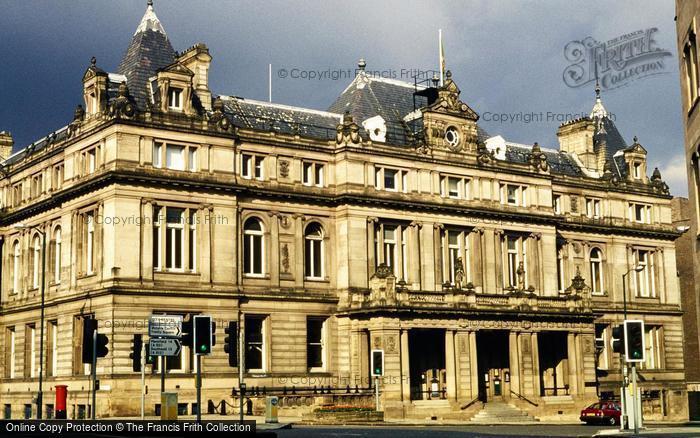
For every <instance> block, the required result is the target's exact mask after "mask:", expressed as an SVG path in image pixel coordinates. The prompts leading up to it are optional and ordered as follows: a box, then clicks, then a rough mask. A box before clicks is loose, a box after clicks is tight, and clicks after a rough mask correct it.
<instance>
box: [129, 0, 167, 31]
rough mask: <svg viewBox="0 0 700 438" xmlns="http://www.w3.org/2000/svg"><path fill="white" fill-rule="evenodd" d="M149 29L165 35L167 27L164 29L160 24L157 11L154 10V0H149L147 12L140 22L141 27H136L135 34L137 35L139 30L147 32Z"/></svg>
mask: <svg viewBox="0 0 700 438" xmlns="http://www.w3.org/2000/svg"><path fill="white" fill-rule="evenodd" d="M147 30H152V31H154V32H160V33H162V34H163V35H165V29H163V25H162V24H160V20H159V19H158V17H157V16H156V12H155V11H154V10H153V0H148V3H147V6H146V13H145V14H143V18H142V19H141V23H139V27H137V28H136V32H134V35H136V34H137V33H139V32H145V31H147Z"/></svg>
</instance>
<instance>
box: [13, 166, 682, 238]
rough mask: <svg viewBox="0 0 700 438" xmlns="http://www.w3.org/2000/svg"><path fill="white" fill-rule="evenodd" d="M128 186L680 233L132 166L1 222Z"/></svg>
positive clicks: (658, 234) (609, 230)
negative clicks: (309, 190)
mask: <svg viewBox="0 0 700 438" xmlns="http://www.w3.org/2000/svg"><path fill="white" fill-rule="evenodd" d="M114 184H123V185H127V186H129V185H149V186H155V187H164V188H170V189H172V188H173V187H177V188H180V189H181V188H188V189H192V190H198V191H202V192H208V191H216V192H217V193H222V192H223V193H226V192H228V193H236V194H239V195H241V196H256V197H259V198H268V199H280V200H286V201H289V200H294V201H297V202H300V203H309V204H318V205H329V206H338V205H348V204H349V205H376V206H377V207H384V208H386V207H389V208H396V209H405V210H407V211H424V212H447V213H451V214H464V215H469V216H471V217H476V218H481V219H484V220H486V221H504V222H508V223H514V224H516V225H517V224H524V225H532V224H537V225H544V226H556V227H557V228H559V229H562V230H568V231H580V232H593V233H602V234H619V235H631V236H640V237H647V238H657V239H664V240H675V239H676V238H677V237H678V236H679V235H680V234H679V233H678V232H675V231H670V230H669V231H664V230H650V229H643V228H630V227H622V226H615V225H601V224H582V223H571V222H566V221H565V220H563V219H560V218H557V217H554V216H545V215H538V214H533V213H523V212H511V211H504V210H499V209H487V208H474V207H469V206H461V205H445V204H443V203H435V202H430V201H422V200H421V201H417V200H404V199H390V198H377V197H372V196H367V195H364V194H340V195H335V196H334V195H321V194H317V193H304V192H301V191H298V192H292V191H289V190H284V189H272V188H264V187H248V186H245V185H239V184H235V183H232V182H230V183H224V182H215V181H206V180H202V179H201V178H195V177H192V178H187V177H186V176H185V175H183V176H180V175H178V176H177V177H171V176H169V175H156V174H146V173H144V172H131V171H128V170H116V171H108V172H105V173H103V174H100V175H98V176H95V177H93V178H87V179H86V180H85V181H84V182H81V183H80V184H77V185H75V186H72V187H69V188H66V189H64V190H61V191H59V192H56V193H54V194H53V195H52V196H51V197H50V198H47V199H44V200H42V201H39V202H37V203H34V204H31V205H28V206H26V207H23V208H20V209H19V210H17V211H13V212H11V213H9V214H5V215H1V216H0V226H7V225H11V224H12V223H16V222H19V221H21V220H23V219H26V218H29V217H31V216H32V215H36V214H39V213H41V212H43V211H47V210H50V209H52V208H59V207H60V205H61V203H62V202H65V201H68V200H70V199H73V198H75V197H77V196H81V195H84V194H87V193H89V192H91V191H95V190H99V189H102V188H104V187H107V186H110V185H114Z"/></svg>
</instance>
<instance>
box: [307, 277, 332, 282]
mask: <svg viewBox="0 0 700 438" xmlns="http://www.w3.org/2000/svg"><path fill="white" fill-rule="evenodd" d="M304 281H308V282H310V283H330V280H329V279H328V278H326V277H304Z"/></svg>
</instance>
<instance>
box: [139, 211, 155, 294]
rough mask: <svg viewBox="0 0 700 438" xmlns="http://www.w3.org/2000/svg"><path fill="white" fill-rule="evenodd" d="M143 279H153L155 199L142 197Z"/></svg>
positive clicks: (141, 259)
mask: <svg viewBox="0 0 700 438" xmlns="http://www.w3.org/2000/svg"><path fill="white" fill-rule="evenodd" d="M141 218H142V220H141V248H140V250H139V259H140V260H139V262H140V263H139V269H141V281H148V282H151V281H153V201H152V200H150V199H141Z"/></svg>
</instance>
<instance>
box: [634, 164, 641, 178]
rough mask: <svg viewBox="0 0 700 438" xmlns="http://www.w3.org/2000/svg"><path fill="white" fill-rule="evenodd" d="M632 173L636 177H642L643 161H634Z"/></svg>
mask: <svg viewBox="0 0 700 438" xmlns="http://www.w3.org/2000/svg"><path fill="white" fill-rule="evenodd" d="M632 174H633V175H634V179H642V163H634V164H633V165H632Z"/></svg>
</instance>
